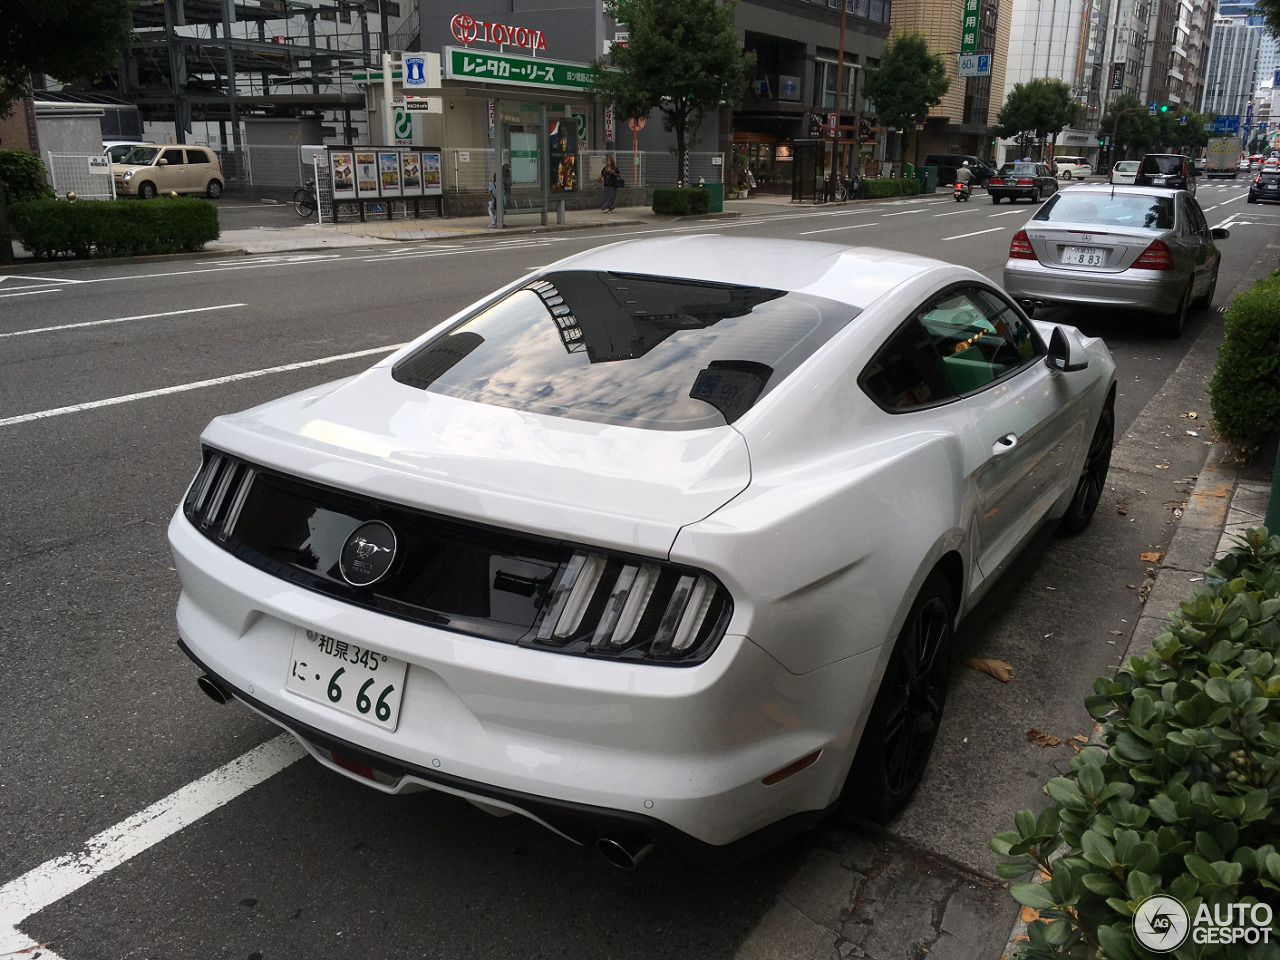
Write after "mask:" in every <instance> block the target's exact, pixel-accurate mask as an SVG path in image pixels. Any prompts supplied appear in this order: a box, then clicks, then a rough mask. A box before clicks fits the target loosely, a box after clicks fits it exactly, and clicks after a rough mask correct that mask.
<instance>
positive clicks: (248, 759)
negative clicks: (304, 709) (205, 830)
mask: <svg viewBox="0 0 1280 960" xmlns="http://www.w3.org/2000/svg"><path fill="white" fill-rule="evenodd" d="M304 756H306V751H305V750H303V749H302V747H301V746H300V745H299V744H298V741H297V740H295V739H294V738H293V737H292V736H291V735H289V734H287V733H282V734H280V735H279V736H277V737H275V738H273V739H271V740H268V741H267V742H266V743H264V744H262V745H261V746H259V747H255V748H254V749H252V750H250V751H249V752H248V753H246V754H244V755H243V756H241V757H237V758H236V759H235V760H232V761H231V762H230V763H228V764H225V765H224V766H221V767H219V768H218V769H217V770H214V771H213V772H212V773H208V774H206V775H205V776H203V777H201V778H200V779H199V780H196V781H194V782H192V783H189V784H187V785H186V786H185V787H181V788H180V789H178V790H175V791H174V792H173V793H171V794H169V796H167V797H165V798H164V799H162V800H157V801H156V802H155V803H153V804H151V806H149V807H147V808H146V809H145V810H141V811H139V812H138V813H135V814H134V815H133V816H131V817H129V818H127V819H125V820H122V821H121V822H120V823H117V824H116V825H115V826H114V827H108V828H107V829H106V830H103V831H102V832H101V833H99V834H98V835H97V836H96V837H91V838H90V839H89V840H87V841H86V842H85V844H84V846H83V847H82V848H81V849H80V850H79V851H78V852H76V853H68V854H64V855H63V856H60V857H56V858H54V859H53V860H49V861H47V862H45V863H42V864H41V865H40V866H38V867H36V868H35V869H34V870H30V871H28V872H27V873H24V874H23V875H22V876H20V877H18V878H17V879H16V880H10V881H9V882H8V883H6V884H5V885H4V886H3V887H0V956H6V955H8V954H10V953H12V952H14V951H15V950H20V949H23V948H24V947H29V946H30V945H31V941H30V939H29V938H27V937H24V936H23V935H22V934H20V933H19V932H18V930H17V927H18V924H20V923H21V922H22V921H23V920H25V919H27V918H28V917H30V916H31V915H32V914H35V913H38V912H40V911H41V910H43V909H44V908H45V907H48V906H50V905H51V904H54V903H57V902H58V901H59V900H61V899H62V898H63V897H66V896H69V895H71V894H73V893H75V892H76V891H77V890H79V889H80V888H81V887H83V886H85V885H86V884H88V883H89V882H90V881H92V880H96V879H97V878H98V877H100V876H102V875H103V874H105V873H108V872H109V871H111V870H114V869H115V868H116V867H118V866H120V865H121V864H122V863H126V862H127V861H129V860H131V859H132V858H133V857H136V856H137V855H138V854H140V853H144V852H145V851H147V850H149V849H150V848H151V847H153V846H155V845H156V844H157V843H159V842H160V841H162V840H165V839H167V838H169V837H171V836H173V835H174V834H175V833H177V832H178V831H179V830H181V829H183V828H184V827H187V826H190V825H191V824H193V823H195V822H196V821H197V820H199V819H200V818H201V817H204V816H206V815H207V814H210V813H212V812H213V811H215V810H217V809H218V808H219V807H222V806H225V805H226V804H228V803H230V802H231V801H232V800H234V799H236V798H237V797H239V796H240V795H241V794H243V793H245V792H246V791H248V790H251V789H253V788H254V787H256V786H257V785H258V784H260V783H262V782H263V781H265V780H267V779H269V778H271V777H273V776H275V775H276V774H277V773H279V772H280V771H281V770H284V769H285V768H287V767H288V766H290V765H291V764H293V763H296V762H297V761H298V760H301V759H302V758H303V757H304ZM9 928H12V930H11V931H10V929H9ZM19 940H20V941H25V943H23V944H19V945H15V941H19ZM42 955H43V956H46V957H47V956H50V954H48V953H44V954H42Z"/></svg>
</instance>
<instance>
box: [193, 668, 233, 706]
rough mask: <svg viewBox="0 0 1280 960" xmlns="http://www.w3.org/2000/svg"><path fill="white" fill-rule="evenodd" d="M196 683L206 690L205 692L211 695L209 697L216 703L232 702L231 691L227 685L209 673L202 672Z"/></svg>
mask: <svg viewBox="0 0 1280 960" xmlns="http://www.w3.org/2000/svg"><path fill="white" fill-rule="evenodd" d="M196 684H197V685H198V686H199V687H200V689H201V690H203V691H204V692H205V694H206V695H207V696H208V697H209V699H210V700H212V701H213V702H214V703H230V702H231V691H230V690H228V689H227V688H226V687H224V686H223V685H222V684H220V683H219V682H218V681H217V680H215V679H213V677H211V676H209V675H208V674H207V673H205V674H201V675H200V676H199V677H198V678H197V679H196Z"/></svg>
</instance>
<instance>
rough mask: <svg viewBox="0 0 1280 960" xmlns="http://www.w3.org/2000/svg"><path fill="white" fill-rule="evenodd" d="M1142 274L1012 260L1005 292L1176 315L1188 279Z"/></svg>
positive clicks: (1164, 273) (1156, 272) (1025, 297)
mask: <svg viewBox="0 0 1280 960" xmlns="http://www.w3.org/2000/svg"><path fill="white" fill-rule="evenodd" d="M1142 272H1143V271H1136V270H1128V271H1125V272H1124V273H1122V274H1114V273H1107V274H1104V273H1090V272H1087V271H1084V270H1064V269H1060V268H1055V267H1051V266H1046V265H1045V264H1043V263H1041V262H1040V261H1038V260H1036V261H1032V260H1010V261H1009V262H1008V263H1006V264H1005V268H1004V288H1005V289H1006V290H1007V291H1008V292H1009V295H1010V296H1012V297H1013V298H1014V299H1015V300H1030V301H1033V302H1037V303H1046V304H1050V303H1061V304H1079V305H1088V306H1099V307H1114V308H1123V309H1126V310H1138V311H1141V312H1143V313H1154V314H1170V313H1173V312H1174V311H1175V310H1176V309H1177V308H1178V304H1179V302H1180V301H1181V300H1182V294H1183V293H1184V292H1185V291H1186V289H1187V278H1186V277H1185V276H1184V275H1182V274H1181V273H1175V272H1174V271H1169V270H1149V271H1145V272H1146V273H1148V274H1150V276H1148V277H1144V276H1141V275H1140V274H1141V273H1142Z"/></svg>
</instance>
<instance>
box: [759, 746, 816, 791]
mask: <svg viewBox="0 0 1280 960" xmlns="http://www.w3.org/2000/svg"><path fill="white" fill-rule="evenodd" d="M820 756H822V751H821V750H815V751H813V753H810V754H806V755H805V756H803V757H801V758H800V759H799V760H797V761H795V762H794V763H788V764H787V765H786V766H785V767H783V768H782V769H781V770H775V771H773V773H771V774H769V775H768V776H767V777H765V778H764V779H763V780H761V781H760V782H761V783H763V784H764V785H765V786H766V787H772V786H773V785H774V784H775V783H781V782H782V781H783V780H785V779H787V777H793V776H795V775H796V774H797V773H799V772H800V771H801V770H804V769H805V768H806V767H812V766H813V765H814V764H815V763H817V762H818V757H820Z"/></svg>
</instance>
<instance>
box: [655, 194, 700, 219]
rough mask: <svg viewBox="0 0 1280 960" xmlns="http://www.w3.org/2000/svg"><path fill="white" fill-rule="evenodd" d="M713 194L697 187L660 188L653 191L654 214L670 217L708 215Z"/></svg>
mask: <svg viewBox="0 0 1280 960" xmlns="http://www.w3.org/2000/svg"><path fill="white" fill-rule="evenodd" d="M710 207H711V194H710V192H708V191H706V190H700V189H698V188H697V187H659V188H656V189H655V190H654V191H653V212H654V213H656V214H660V215H662V216H668V217H683V216H689V215H691V214H692V215H697V214H700V213H706V212H707V210H708V209H710Z"/></svg>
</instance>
